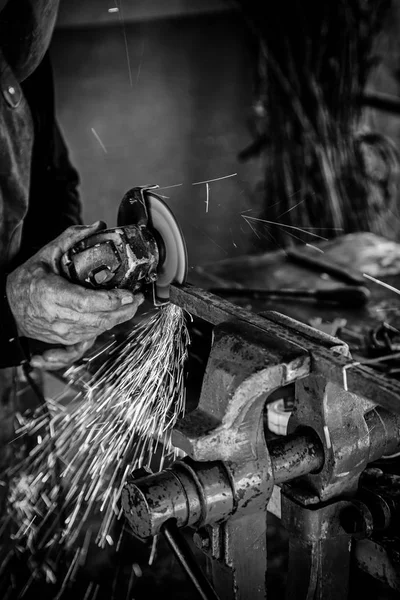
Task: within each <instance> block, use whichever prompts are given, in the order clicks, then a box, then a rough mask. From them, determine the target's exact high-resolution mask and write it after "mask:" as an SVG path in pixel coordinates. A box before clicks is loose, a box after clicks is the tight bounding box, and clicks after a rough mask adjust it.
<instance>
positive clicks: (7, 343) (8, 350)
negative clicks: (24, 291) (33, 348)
mask: <svg viewBox="0 0 400 600" xmlns="http://www.w3.org/2000/svg"><path fill="white" fill-rule="evenodd" d="M6 278H7V274H6V273H0V369H3V368H5V367H13V366H16V365H20V364H23V363H24V362H26V361H27V360H28V359H29V358H30V356H29V347H28V345H27V342H26V340H24V339H21V338H19V337H18V331H17V326H16V324H15V321H14V317H13V314H12V312H11V310H10V306H9V304H8V300H7V296H6Z"/></svg>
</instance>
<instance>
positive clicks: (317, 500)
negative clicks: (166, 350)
mask: <svg viewBox="0 0 400 600" xmlns="http://www.w3.org/2000/svg"><path fill="white" fill-rule="evenodd" d="M171 299H172V301H173V302H175V303H176V304H178V305H180V306H181V307H182V308H184V309H186V310H188V311H189V312H190V313H192V314H194V315H195V316H197V317H200V318H201V319H204V320H205V321H207V322H208V323H211V324H213V325H214V326H215V327H214V336H213V344H212V348H211V352H210V356H209V360H208V363H207V368H206V372H205V376H204V379H203V385H202V391H201V395H200V400H199V403H198V405H197V408H196V409H195V410H193V411H192V412H190V413H189V414H187V415H186V416H185V418H184V419H182V420H181V421H180V422H179V423H178V425H177V426H176V427H175V429H174V431H173V443H174V445H175V446H177V447H180V448H181V449H183V450H184V451H185V452H186V453H187V454H188V456H189V458H187V459H185V460H184V461H178V462H176V463H175V464H174V465H173V466H172V467H171V468H170V469H169V470H167V471H164V472H163V473H161V474H159V475H154V476H151V477H147V478H145V479H144V480H143V479H142V480H139V481H129V482H128V484H127V486H126V488H125V490H124V495H123V506H124V510H125V513H126V514H127V516H128V519H130V522H131V524H132V527H133V530H134V532H135V533H136V534H137V535H141V536H148V535H155V534H156V533H158V531H159V530H160V528H161V527H162V524H163V523H164V522H165V521H166V520H167V519H168V518H170V517H174V518H176V519H177V522H178V525H180V526H184V525H191V526H192V527H194V528H195V529H196V530H197V534H196V543H197V545H198V546H199V547H201V548H202V549H203V551H204V552H205V553H206V555H207V556H208V557H209V559H210V562H209V573H210V576H212V579H213V583H214V586H215V588H216V591H217V593H218V595H219V596H220V597H221V598H222V599H226V600H233V599H234V600H247V599H248V598H254V600H256V599H258V598H265V596H266V587H265V575H266V552H267V548H266V508H267V504H268V501H269V499H270V498H271V496H272V491H273V489H274V485H275V484H277V483H279V484H280V485H282V486H283V487H282V490H283V502H282V520H283V522H284V524H285V526H286V527H287V529H288V531H289V539H290V543H289V548H290V550H289V578H288V581H289V584H288V598H290V599H291V598H293V599H296V600H306V599H307V600H308V599H310V600H311V599H313V600H316V599H321V600H322V599H324V600H336V599H339V598H346V595H347V590H348V584H349V569H350V556H351V553H350V550H351V544H350V541H351V535H350V533H349V532H348V531H345V530H344V529H343V527H342V524H341V521H340V514H341V511H342V510H343V508H344V507H348V506H349V501H350V500H351V498H354V497H355V494H356V492H357V488H358V484H359V480H360V476H361V474H362V473H363V471H364V470H365V468H366V466H367V465H368V463H369V462H370V461H371V460H376V459H378V458H380V457H381V456H382V455H383V454H385V453H388V452H389V453H391V452H395V451H396V450H397V448H398V446H399V431H400V417H399V414H400V384H398V383H397V382H389V381H388V380H387V379H386V378H385V377H383V376H380V375H379V374H377V373H376V372H375V371H372V370H370V369H368V368H366V367H356V366H353V363H352V360H351V358H350V357H349V349H348V347H347V345H346V344H344V343H343V342H341V341H340V340H338V339H336V338H333V337H332V336H329V335H327V334H323V333H321V332H319V331H316V330H315V329H313V328H311V327H309V326H308V325H305V324H303V323H299V322H297V321H295V320H293V319H291V318H289V317H287V316H284V315H280V314H279V313H275V312H269V313H265V314H264V315H263V316H260V315H256V314H254V313H252V312H250V311H247V310H245V309H243V308H240V307H238V306H236V305H233V304H231V303H229V302H226V301H224V300H221V299H220V298H217V297H216V296H213V295H212V294H209V293H207V292H205V291H204V290H199V289H196V288H192V287H190V286H182V287H177V286H172V288H171ZM345 367H346V368H345ZM344 373H346V375H347V386H346V384H345V380H344ZM293 383H294V384H295V392H296V393H295V395H296V398H295V406H294V411H293V414H292V417H291V419H290V421H289V436H287V437H285V438H283V439H281V440H274V441H269V442H268V444H267V443H266V440H265V436H264V423H263V411H264V405H265V402H266V401H267V399H268V398H269V397H270V396H271V395H272V394H273V393H274V392H275V391H276V390H279V388H282V387H283V386H286V385H289V384H293ZM346 388H347V389H346ZM378 405H382V406H378ZM383 407H385V408H383ZM388 409H391V410H388ZM393 410H395V411H397V412H396V413H393V412H392V411H393Z"/></svg>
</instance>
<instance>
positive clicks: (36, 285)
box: [6, 222, 143, 352]
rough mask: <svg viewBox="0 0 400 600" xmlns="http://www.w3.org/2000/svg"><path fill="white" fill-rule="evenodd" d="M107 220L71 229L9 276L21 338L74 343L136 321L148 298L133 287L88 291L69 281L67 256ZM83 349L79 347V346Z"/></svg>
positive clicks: (10, 296) (11, 296)
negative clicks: (64, 265) (64, 268)
mask: <svg viewBox="0 0 400 600" xmlns="http://www.w3.org/2000/svg"><path fill="white" fill-rule="evenodd" d="M103 227H104V224H102V223H101V222H97V223H94V224H93V225H91V226H90V227H85V226H79V225H77V226H74V227H69V228H68V229H66V230H65V231H64V233H62V234H61V235H60V236H59V237H58V238H56V239H55V240H54V241H52V242H50V244H47V246H45V247H44V248H42V250H40V251H39V252H38V253H37V254H35V255H34V256H32V258H30V259H29V260H27V261H26V262H25V263H24V264H23V265H21V266H20V267H18V268H17V269H15V271H13V272H12V273H10V275H9V276H8V277H7V285H6V293H7V298H8V301H9V304H10V307H11V311H12V313H13V315H14V318H15V321H16V323H17V326H18V332H19V335H21V336H26V337H29V338H33V339H36V340H41V341H43V342H47V343H50V344H61V345H62V346H74V345H76V344H80V343H81V342H87V341H89V340H93V338H95V337H97V336H98V335H100V334H101V333H103V332H104V331H107V330H109V329H112V328H113V327H115V326H116V325H119V324H120V323H124V322H125V321H128V320H129V319H131V318H132V317H133V316H134V315H135V313H136V311H137V309H138V307H139V305H140V304H141V303H142V302H143V296H142V294H132V293H131V292H129V291H128V290H89V289H86V288H84V287H82V286H80V285H76V284H74V283H71V282H70V281H68V280H67V279H65V278H64V277H63V276H62V275H61V274H60V270H59V264H60V259H61V257H62V255H63V254H64V253H65V252H66V251H67V250H68V249H69V248H70V247H71V246H73V245H74V244H75V243H76V242H78V241H80V240H82V239H84V238H85V237H87V236H89V235H91V234H93V233H95V232H96V231H98V230H99V229H102V228H103ZM78 352H79V350H78Z"/></svg>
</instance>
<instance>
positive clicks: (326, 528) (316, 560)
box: [282, 494, 351, 600]
mask: <svg viewBox="0 0 400 600" xmlns="http://www.w3.org/2000/svg"><path fill="white" fill-rule="evenodd" d="M346 505H347V503H346V502H343V501H340V502H333V503H331V504H320V505H317V506H314V507H304V506H301V505H299V504H297V503H296V502H295V501H293V500H292V499H291V498H288V497H287V496H285V495H284V494H283V495H282V519H283V523H284V525H285V527H286V529H287V530H288V531H289V532H290V534H291V535H290V541H289V573H290V576H289V577H288V584H287V589H286V598H287V600H300V599H301V600H327V599H329V600H343V599H345V598H347V595H348V588H349V572H350V558H351V557H350V549H351V536H350V535H349V534H348V533H346V532H345V531H344V529H343V528H342V526H341V523H340V514H341V511H342V510H343V508H344V507H345V506H346Z"/></svg>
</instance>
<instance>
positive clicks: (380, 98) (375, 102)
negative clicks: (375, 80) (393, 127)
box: [360, 92, 400, 115]
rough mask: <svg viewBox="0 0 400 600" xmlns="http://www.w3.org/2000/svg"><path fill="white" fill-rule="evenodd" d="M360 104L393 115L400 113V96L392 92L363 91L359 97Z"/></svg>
mask: <svg viewBox="0 0 400 600" xmlns="http://www.w3.org/2000/svg"><path fill="white" fill-rule="evenodd" d="M360 104H361V105H362V106H368V107H369V108H375V109H377V110H382V111H384V112H389V113H392V114H394V115H400V98H398V97H397V96H394V95H393V94H382V93H380V92H374V93H373V94H372V93H370V92H368V93H364V94H363V95H362V96H361V98H360Z"/></svg>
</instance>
